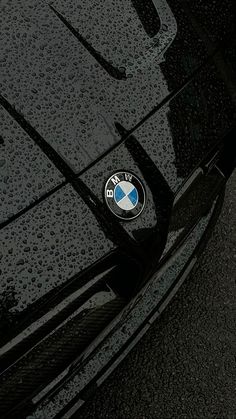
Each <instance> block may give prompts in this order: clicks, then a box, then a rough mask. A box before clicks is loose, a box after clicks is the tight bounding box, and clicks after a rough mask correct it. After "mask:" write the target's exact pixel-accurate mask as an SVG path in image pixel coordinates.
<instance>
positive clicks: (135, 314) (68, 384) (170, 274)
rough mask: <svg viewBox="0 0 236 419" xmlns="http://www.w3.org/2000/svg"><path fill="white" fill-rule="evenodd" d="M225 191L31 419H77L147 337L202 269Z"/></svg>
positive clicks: (38, 399)
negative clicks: (181, 289) (200, 263)
mask: <svg viewBox="0 0 236 419" xmlns="http://www.w3.org/2000/svg"><path fill="white" fill-rule="evenodd" d="M223 195H224V191H221V193H220V194H219V195H218V197H217V198H216V199H215V201H214V203H213V205H212V207H211V209H210V211H209V212H208V214H207V215H206V216H204V217H202V219H201V220H200V221H199V223H198V224H197V225H196V226H195V228H194V229H193V230H192V231H191V233H190V234H189V235H188V237H187V239H186V240H185V242H184V243H182V244H180V246H179V247H178V248H177V249H176V251H175V254H174V255H173V256H172V257H171V258H170V259H169V260H168V261H166V262H165V263H163V266H162V267H161V269H160V270H159V271H158V273H156V274H155V275H153V277H152V278H151V279H150V281H149V282H148V284H147V285H146V286H145V287H144V288H143V289H142V290H141V291H140V293H139V294H138V295H137V296H136V297H135V298H134V299H133V300H132V301H131V303H130V304H129V305H128V307H126V308H125V309H124V310H123V311H122V312H121V313H120V315H119V316H117V317H116V319H115V320H114V321H113V322H112V323H111V324H110V325H109V327H108V328H107V329H106V330H104V332H103V333H102V334H101V335H100V336H99V337H98V339H97V340H96V341H94V342H93V344H92V345H91V346H90V347H88V349H87V350H86V351H85V352H84V354H83V355H82V356H81V357H80V358H79V359H78V360H77V361H76V362H74V363H73V364H72V365H70V367H69V368H67V369H66V370H65V371H64V372H63V373H62V374H61V375H60V376H58V377H57V378H56V380H54V381H53V382H52V383H51V384H50V385H49V386H48V387H47V388H45V389H44V390H43V391H42V392H41V393H39V394H38V395H37V396H35V397H34V398H33V399H32V404H33V405H34V406H35V410H34V412H33V413H32V414H31V415H29V416H28V418H31V419H33V418H34V419H36V418H38V419H39V418H40V419H46V418H47V419H49V418H55V417H63V418H69V417H72V416H73V415H74V414H75V413H76V412H77V410H78V409H79V408H80V407H81V406H82V405H83V403H84V402H85V401H86V400H87V399H88V398H89V397H91V395H92V394H93V392H95V391H96V389H97V387H98V386H100V385H101V383H102V382H103V381H104V380H105V379H106V378H107V377H108V375H109V374H110V373H111V372H112V371H113V370H114V368H115V367H116V366H117V365H118V364H119V363H120V362H121V361H122V360H123V359H124V357H125V356H126V355H127V354H128V353H129V351H130V350H131V349H132V348H133V347H134V346H135V345H136V343H137V342H138V341H139V340H140V339H141V337H142V336H143V335H144V334H145V333H146V332H147V330H148V329H149V328H150V326H151V325H152V323H153V322H154V321H155V320H156V318H157V317H158V316H159V315H160V313H161V312H162V311H163V310H164V308H165V307H166V305H167V304H168V302H169V301H170V300H171V298H172V297H173V296H174V295H175V293H176V292H177V290H178V289H179V287H180V286H181V284H182V283H183V281H184V280H185V279H186V277H187V276H188V275H189V273H190V272H191V270H192V269H193V267H194V266H195V265H196V263H197V261H198V258H199V255H200V253H201V251H202V249H203V247H204V245H205V244H206V242H207V238H208V237H209V235H210V232H211V230H212V228H213V227H214V225H215V222H216V220H217V219H218V216H219V213H220V210H221V207H222V203H223Z"/></svg>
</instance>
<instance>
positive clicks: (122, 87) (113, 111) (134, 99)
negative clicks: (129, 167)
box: [0, 0, 231, 223]
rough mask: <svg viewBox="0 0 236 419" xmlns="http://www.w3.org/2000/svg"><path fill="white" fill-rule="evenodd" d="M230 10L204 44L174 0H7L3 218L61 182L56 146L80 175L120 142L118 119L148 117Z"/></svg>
mask: <svg viewBox="0 0 236 419" xmlns="http://www.w3.org/2000/svg"><path fill="white" fill-rule="evenodd" d="M198 9H199V10H196V12H198V13H199V15H200V17H201V14H203V11H201V9H200V8H198ZM214 12H215V11H214V7H213V9H212V10H211V11H209V13H212V15H213V16H214ZM213 16H212V17H213ZM230 16H231V15H230V12H229V13H228V15H227V17H226V15H225V14H224V19H222V21H223V22H222V21H221V22H220V23H219V22H218V26H220V27H217V34H218V39H213V40H212V41H211V42H206V40H205V39H204V36H205V35H204V34H205V32H204V28H203V30H202V34H203V36H202V34H200V29H199V28H196V25H195V22H194V20H193V19H191V16H189V12H188V9H187V7H185V9H183V7H180V4H179V2H176V1H172V0H171V1H168V2H167V1H166V0H148V1H146V2H141V1H139V0H129V1H127V0H121V1H119V2H115V1H111V0H105V1H103V2H97V1H95V0H92V1H90V2H87V1H82V0H81V1H76V2H75V1H74V0H71V1H70V0H67V1H66V2H65V1H60V0H57V1H54V2H52V3H50V4H49V3H47V2H45V1H37V2H36V1H33V2H32V1H31V0H30V1H29V0H27V1H24V2H23V1H18V2H2V3H1V20H2V21H1V34H0V37H1V85H0V86H1V90H0V94H1V97H0V103H1V109H0V112H1V132H0V135H1V143H0V147H1V159H0V171H1V180H0V187H1V196H2V206H1V214H0V221H1V222H2V223H4V222H7V220H9V219H11V218H12V217H14V216H15V215H16V214H18V213H20V212H21V211H22V210H24V209H25V208H27V207H28V206H30V205H33V204H34V203H35V202H36V201H37V200H41V199H42V197H43V196H44V195H45V194H47V193H49V192H50V191H51V190H54V189H56V188H57V187H58V185H59V184H60V183H61V182H63V181H64V176H63V174H61V171H60V168H59V170H58V165H56V166H57V167H55V160H54V164H52V163H51V154H52V149H53V150H55V152H56V154H57V156H58V159H63V160H64V161H65V162H66V164H68V166H69V167H70V168H71V170H72V171H73V173H80V172H81V171H83V170H85V169H86V167H88V166H89V165H90V164H91V163H92V162H93V161H95V160H96V159H97V158H98V157H99V156H102V155H103V154H104V153H105V152H106V151H107V150H108V149H109V148H111V147H113V146H114V145H115V144H116V143H117V142H118V141H120V140H121V134H120V132H119V130H117V124H120V125H122V126H123V127H125V129H126V132H130V131H132V130H134V129H135V127H137V126H139V125H140V124H142V122H143V121H144V120H145V119H146V118H147V116H148V115H149V113H152V112H153V111H155V109H157V108H158V107H160V106H161V105H162V104H163V103H164V101H165V100H166V98H168V97H169V96H170V95H173V94H174V93H175V92H176V91H178V90H179V89H180V87H181V86H182V85H183V83H185V82H186V80H188V79H189V78H191V76H192V74H193V73H194V71H195V70H196V69H197V68H199V66H201V64H202V63H203V61H204V60H205V59H206V57H207V56H208V55H210V54H211V53H212V51H213V49H214V46H215V45H216V44H217V43H218V41H219V40H220V39H221V38H222V37H223V36H224V32H225V30H226V28H227V27H229V19H230ZM36 137H39V138H40V141H41V142H40V141H38V142H37V141H36ZM42 141H44V143H45V145H46V146H45V147H44V148H43V149H42V147H41V144H42ZM47 144H48V145H49V147H48V148H47ZM165 158H166V160H168V159H169V156H168V152H167V153H166V157H165Z"/></svg>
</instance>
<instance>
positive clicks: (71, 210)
mask: <svg viewBox="0 0 236 419" xmlns="http://www.w3.org/2000/svg"><path fill="white" fill-rule="evenodd" d="M235 22H236V18H235V7H234V5H233V1H230V0H224V1H218V0H217V1H213V0H212V1H209V2H208V4H207V5H206V4H205V2H204V1H197V0H196V1H195V0H194V1H188V0H185V1H180V0H169V1H166V0H148V1H147V2H145V5H144V4H142V1H140V0H129V1H127V0H120V1H114V0H104V1H103V2H97V1H95V0H91V1H89V2H88V1H85V0H80V1H74V0H66V1H60V0H55V1H53V2H50V3H49V2H47V1H44V0H39V1H36V0H33V1H32V0H26V1H23V0H19V1H14V0H13V1H6V0H3V1H1V4H0V153H1V154H0V240H1V248H0V263H1V265H0V302H1V306H0V331H1V338H0V340H1V345H4V344H6V343H7V342H8V341H9V340H11V339H13V338H15V337H16V336H18V334H21V333H22V332H24V330H25V329H26V328H27V327H29V326H30V325H31V323H32V322H33V321H40V319H42V318H43V316H48V313H49V311H50V310H51V309H53V308H55V307H57V304H59V303H60V302H62V301H63V300H64V299H65V297H68V296H69V295H70V294H71V292H72V289H73V291H75V289H80V287H82V286H83V285H84V283H86V281H88V280H91V279H92V278H93V277H94V275H95V276H96V272H98V271H99V272H100V273H104V272H105V267H106V269H109V268H111V266H112V267H113V268H114V265H115V264H117V266H118V268H117V266H116V268H115V269H118V270H117V273H116V274H115V273H114V272H113V277H112V279H111V278H109V281H108V279H106V281H108V283H109V287H111V288H112V290H113V291H114V293H115V295H116V296H117V295H118V296H119V298H120V297H121V298H122V304H123V299H125V300H126V301H127V299H130V298H131V296H133V295H134V293H135V292H136V291H137V290H138V289H139V287H140V286H141V284H142V282H143V281H144V280H147V279H148V278H149V277H150V275H151V274H153V272H154V271H155V270H156V269H157V267H158V261H159V260H160V258H161V257H166V255H168V251H170V250H171V249H172V247H173V246H174V244H175V243H176V242H177V240H180V239H181V240H182V239H184V238H186V235H187V233H188V232H189V231H190V229H191V228H192V227H193V225H195V224H196V223H197V221H198V220H199V219H200V218H201V217H202V216H203V213H204V212H207V211H208V210H209V207H210V206H211V205H212V201H213V200H214V199H215V197H216V196H217V194H218V193H219V190H220V189H221V188H223V184H224V180H223V178H222V175H221V174H220V175H219V173H220V172H219V168H220V169H221V170H222V171H223V172H224V174H225V175H226V176H228V175H229V174H230V173H228V174H227V173H226V172H227V170H226V167H225V166H226V163H225V162H227V161H229V160H228V157H227V156H228V154H229V150H228V149H227V150H226V151H225V155H224V157H222V156H221V160H222V162H221V166H219V168H218V169H215V171H211V172H210V175H209V176H206V174H207V170H206V168H202V169H201V170H202V172H201V180H199V181H196V182H195V181H192V178H191V176H193V175H194V173H195V172H196V171H197V170H198V169H199V166H200V165H201V166H204V165H203V163H202V162H203V161H204V162H205V161H207V162H208V163H209V161H211V159H212V154H211V153H212V152H213V154H214V152H215V151H213V150H220V147H221V144H222V143H223V139H224V137H225V135H226V134H227V133H228V132H230V131H231V129H232V128H233V127H234V126H235V123H236V97H235V91H236V77H235V70H236V68H235V62H236V58H235V40H236V37H235V33H236V32H235ZM230 150H231V151H230V153H232V155H233V153H234V152H235V150H234V147H233V146H232V147H231V149H230ZM230 161H233V159H231V160H230ZM215 163H216V162H214V164H215ZM232 164H233V163H231V165H232ZM119 170H127V171H131V172H133V173H134V174H136V175H137V176H138V177H139V178H140V179H141V181H142V182H143V184H144V187H145V191H146V205H145V209H144V211H143V212H142V213H141V215H140V216H139V217H138V218H136V219H134V220H132V221H130V222H128V223H126V222H123V221H122V220H118V219H116V218H115V216H114V215H113V214H112V213H111V212H110V211H109V210H108V209H107V207H106V205H105V202H104V195H103V193H104V184H105V182H106V180H107V179H108V178H109V177H110V176H111V174H112V173H114V172H117V171H119ZM230 171H231V168H230ZM189 179H190V180H189ZM197 179H198V178H197ZM188 182H190V185H188V186H189V188H187V191H188V192H187V193H185V192H186V191H185V189H184V188H185V185H186V183H188ZM212 184H214V185H215V186H216V189H214V188H212ZM201 188H202V189H204V193H202V195H201ZM211 189H214V190H213V192H214V193H212V194H209V191H211ZM189 191H191V193H190V192H189ZM179 193H180V195H181V194H182V195H181V199H180V201H179V202H178V204H177V203H176V196H178V194H179ZM196 195H197V197H198V199H196ZM201 196H202V197H204V198H202V199H201ZM208 197H210V198H209V202H208ZM193 201H194V202H195V201H197V205H196V206H195V210H193V207H194V205H193ZM187 206H189V207H190V208H192V209H191V210H189V208H187ZM185 214H188V216H186V217H185ZM163 251H164V253H163ZM104 266H105V267H104ZM120 266H126V267H127V270H128V273H129V275H128V276H126V275H125V274H124V272H123V271H122V274H121V271H120V270H119V269H120ZM90 268H92V269H91V274H89V273H88V275H87V272H90ZM113 268H112V269H113ZM131 272H135V275H131ZM85 273H86V274H85ZM105 276H106V275H105ZM131 276H132V278H131ZM119 277H120V278H119ZM129 278H130V279H129ZM104 281H105V280H104ZM103 285H104V284H103ZM73 287H75V288H73ZM99 304H101V299H100V300H99ZM99 304H98V306H99ZM47 321H48V320H47ZM79 321H80V320H79ZM40 327H41V326H40ZM50 327H51V326H50ZM49 329H50V328H49V327H48V330H47V333H49ZM43 333H44V332H42V333H41V334H39V335H40V338H39V336H38V335H37V336H36V335H35V336H34V334H33V338H32V342H34V344H39V340H40V339H41V338H42V336H43ZM19 336H21V335H19ZM19 339H20V338H19ZM32 342H31V343H32ZM11 345H13V344H12V343H11ZM26 346H27V345H26ZM26 346H25V347H24V345H22V346H21V350H22V353H24V350H26ZM27 348H28V346H27ZM9 352H11V351H9ZM16 353H17V345H16V348H14V356H15V354H16ZM12 356H13V355H11V354H10V358H9V359H13V358H12ZM9 362H10V361H9ZM18 396H19V395H18Z"/></svg>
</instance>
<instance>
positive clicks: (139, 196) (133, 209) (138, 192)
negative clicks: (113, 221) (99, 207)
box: [105, 172, 145, 220]
mask: <svg viewBox="0 0 236 419" xmlns="http://www.w3.org/2000/svg"><path fill="white" fill-rule="evenodd" d="M105 200H106V203H107V206H108V208H109V209H110V210H111V212H113V214H115V215H116V216H117V217H118V218H121V219H122V220H133V219H134V218H136V217H138V216H139V215H140V214H141V212H142V210H143V208H144V206H145V191H144V187H143V185H142V183H141V181H140V180H139V179H138V178H137V176H135V175H133V174H132V173H130V172H118V173H115V174H114V175H112V176H111V177H110V178H109V179H108V181H107V183H106V185H105Z"/></svg>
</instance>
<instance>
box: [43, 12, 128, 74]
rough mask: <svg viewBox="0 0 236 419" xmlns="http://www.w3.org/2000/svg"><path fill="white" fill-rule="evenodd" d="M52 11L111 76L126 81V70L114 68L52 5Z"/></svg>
mask: <svg viewBox="0 0 236 419" xmlns="http://www.w3.org/2000/svg"><path fill="white" fill-rule="evenodd" d="M49 7H50V9H51V10H52V11H53V12H54V13H55V14H56V15H57V17H58V18H59V19H60V20H61V22H62V23H63V24H64V25H65V26H66V27H67V28H68V29H69V31H70V32H71V33H72V34H73V35H74V36H75V37H76V38H77V39H78V41H79V42H80V43H81V44H82V45H83V46H84V48H86V50H87V51H88V52H89V53H90V54H91V55H92V57H93V58H94V59H95V60H96V61H97V62H98V64H100V65H101V66H102V67H103V68H104V70H105V71H106V72H107V73H108V74H109V76H111V77H113V78H115V79H117V80H126V78H127V77H126V74H125V69H119V68H116V67H114V66H113V65H112V64H111V63H109V61H107V60H106V59H105V58H103V57H102V56H101V54H100V53H99V52H98V51H96V50H95V49H94V48H93V46H92V45H90V44H89V43H88V41H86V39H85V38H84V37H83V36H82V35H81V34H80V33H79V32H78V31H77V30H76V29H75V28H74V27H73V26H72V25H71V24H70V23H69V22H68V21H67V20H66V18H65V17H64V16H63V15H62V14H61V13H59V12H58V11H57V10H56V9H55V8H54V7H53V6H52V5H49Z"/></svg>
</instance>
